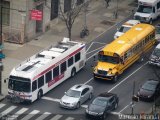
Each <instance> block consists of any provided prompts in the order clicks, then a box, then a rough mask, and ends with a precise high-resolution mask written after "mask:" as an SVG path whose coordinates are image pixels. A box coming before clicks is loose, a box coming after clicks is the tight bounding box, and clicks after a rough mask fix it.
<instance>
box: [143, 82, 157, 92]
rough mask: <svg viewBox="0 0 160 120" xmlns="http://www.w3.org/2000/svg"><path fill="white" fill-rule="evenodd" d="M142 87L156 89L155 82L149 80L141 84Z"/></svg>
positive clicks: (149, 89)
mask: <svg viewBox="0 0 160 120" xmlns="http://www.w3.org/2000/svg"><path fill="white" fill-rule="evenodd" d="M142 89H144V90H148V91H155V89H156V84H153V83H150V82H146V83H145V84H144V85H143V86H142Z"/></svg>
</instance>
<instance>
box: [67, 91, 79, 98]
mask: <svg viewBox="0 0 160 120" xmlns="http://www.w3.org/2000/svg"><path fill="white" fill-rule="evenodd" d="M80 93H81V92H80V91H76V90H71V89H69V90H68V91H67V93H66V95H67V96H69V97H75V98H79V97H80Z"/></svg>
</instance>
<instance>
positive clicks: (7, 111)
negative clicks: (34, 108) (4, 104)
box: [0, 106, 17, 118]
mask: <svg viewBox="0 0 160 120" xmlns="http://www.w3.org/2000/svg"><path fill="white" fill-rule="evenodd" d="M16 107H17V106H11V107H9V108H8V109H6V110H5V111H3V112H2V113H0V118H1V117H2V116H5V115H7V114H8V113H10V112H11V111H12V110H14V109H15V108H16Z"/></svg>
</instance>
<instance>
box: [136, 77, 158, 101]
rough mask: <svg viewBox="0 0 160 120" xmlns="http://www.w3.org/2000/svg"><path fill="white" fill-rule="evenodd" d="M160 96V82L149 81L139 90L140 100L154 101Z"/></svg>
mask: <svg viewBox="0 0 160 120" xmlns="http://www.w3.org/2000/svg"><path fill="white" fill-rule="evenodd" d="M159 95H160V81H158V80H147V81H146V82H145V83H144V84H143V85H142V86H141V87H140V89H139V91H138V97H139V98H140V100H145V101H153V100H155V99H156V97H158V96H159Z"/></svg>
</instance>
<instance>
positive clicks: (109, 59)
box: [98, 54, 119, 64]
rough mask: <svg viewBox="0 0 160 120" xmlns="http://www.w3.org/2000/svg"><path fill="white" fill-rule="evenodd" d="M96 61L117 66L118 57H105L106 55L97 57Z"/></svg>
mask: <svg viewBox="0 0 160 120" xmlns="http://www.w3.org/2000/svg"><path fill="white" fill-rule="evenodd" d="M98 60H99V61H100V62H108V63H113V64H118V63H119V59H118V57H112V56H107V55H101V54H99V55H98Z"/></svg>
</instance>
